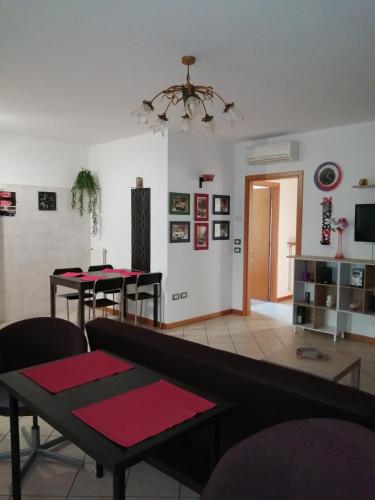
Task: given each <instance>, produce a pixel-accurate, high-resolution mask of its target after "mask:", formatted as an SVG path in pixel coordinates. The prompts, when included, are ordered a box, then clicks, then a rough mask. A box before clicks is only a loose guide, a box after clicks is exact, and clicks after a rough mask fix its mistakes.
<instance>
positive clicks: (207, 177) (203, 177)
mask: <svg viewBox="0 0 375 500" xmlns="http://www.w3.org/2000/svg"><path fill="white" fill-rule="evenodd" d="M214 178H215V175H214V174H202V175H200V176H199V187H200V188H201V189H202V184H203V182H212V181H213V180H214Z"/></svg>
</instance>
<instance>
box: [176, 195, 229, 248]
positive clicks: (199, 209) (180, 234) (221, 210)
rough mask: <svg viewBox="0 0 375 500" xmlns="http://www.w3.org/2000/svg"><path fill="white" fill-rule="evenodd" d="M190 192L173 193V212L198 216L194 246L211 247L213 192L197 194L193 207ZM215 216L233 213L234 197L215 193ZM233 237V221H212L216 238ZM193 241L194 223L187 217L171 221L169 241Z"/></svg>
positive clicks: (213, 212) (213, 211)
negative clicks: (192, 229) (231, 227)
mask: <svg viewBox="0 0 375 500" xmlns="http://www.w3.org/2000/svg"><path fill="white" fill-rule="evenodd" d="M190 198H191V197H190V193H175V192H170V193H169V214H170V215H180V216H189V215H190V214H191V213H193V215H194V249H195V250H207V249H208V246H209V243H208V242H209V212H210V205H209V201H210V200H209V195H208V194H206V193H195V194H194V201H193V202H194V206H193V207H192V209H191V201H190ZM212 215H219V216H220V215H224V216H229V215H230V196H229V195H218V194H214V195H212ZM229 239H230V221H229V220H213V221H212V240H229ZM190 240H191V223H190V221H184V220H171V221H169V242H170V243H188V242H190Z"/></svg>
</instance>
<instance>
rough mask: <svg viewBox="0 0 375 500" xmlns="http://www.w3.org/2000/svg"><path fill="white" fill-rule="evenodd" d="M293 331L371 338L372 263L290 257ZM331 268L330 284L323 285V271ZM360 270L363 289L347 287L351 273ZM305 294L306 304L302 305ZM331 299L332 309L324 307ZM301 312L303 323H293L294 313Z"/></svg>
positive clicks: (374, 307) (374, 317)
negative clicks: (313, 331) (304, 330)
mask: <svg viewBox="0 0 375 500" xmlns="http://www.w3.org/2000/svg"><path fill="white" fill-rule="evenodd" d="M293 258H294V295H293V325H294V328H295V329H296V328H303V329H307V330H315V331H318V332H324V333H328V334H331V335H333V339H334V341H335V342H336V339H337V336H338V335H340V336H341V337H342V338H343V337H344V334H345V332H350V333H354V334H359V335H367V336H370V337H374V336H375V261H365V260H359V259H344V260H336V259H333V258H332V259H330V258H326V257H313V256H304V255H302V256H294V257H293ZM326 267H329V268H331V272H332V280H331V282H330V283H323V282H322V281H323V280H322V273H323V272H324V268H326ZM354 269H361V270H362V271H363V275H364V279H363V286H362V287H360V288H358V287H353V286H351V284H350V279H351V275H352V271H353V270H354ZM306 292H309V293H310V301H309V302H308V303H307V302H306V301H305V294H306ZM328 295H331V297H332V305H331V306H330V307H328V306H327V305H326V301H327V296H328ZM299 308H303V316H304V321H303V323H298V322H297V311H298V310H299Z"/></svg>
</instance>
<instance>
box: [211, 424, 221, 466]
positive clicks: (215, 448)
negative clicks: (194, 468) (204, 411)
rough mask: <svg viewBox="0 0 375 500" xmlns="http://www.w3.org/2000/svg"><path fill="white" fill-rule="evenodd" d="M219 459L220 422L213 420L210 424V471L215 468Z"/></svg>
mask: <svg viewBox="0 0 375 500" xmlns="http://www.w3.org/2000/svg"><path fill="white" fill-rule="evenodd" d="M219 458H220V422H219V420H215V422H214V423H213V424H212V451H211V470H212V469H213V468H214V467H215V466H216V464H217V463H218V461H219Z"/></svg>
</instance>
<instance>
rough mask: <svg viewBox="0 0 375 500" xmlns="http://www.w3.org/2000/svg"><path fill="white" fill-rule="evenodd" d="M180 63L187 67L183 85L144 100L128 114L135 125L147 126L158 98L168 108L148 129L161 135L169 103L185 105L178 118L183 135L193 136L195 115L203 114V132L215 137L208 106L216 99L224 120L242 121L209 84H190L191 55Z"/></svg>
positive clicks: (231, 122) (234, 107) (229, 104)
mask: <svg viewBox="0 0 375 500" xmlns="http://www.w3.org/2000/svg"><path fill="white" fill-rule="evenodd" d="M181 62H182V64H184V65H185V66H187V73H186V83H182V84H180V85H171V86H170V87H168V88H167V89H164V90H161V91H160V92H158V93H157V94H156V96H155V97H153V98H152V99H151V100H146V99H145V100H144V101H142V104H141V105H140V106H139V107H138V108H137V109H136V110H135V111H133V112H132V113H131V114H132V115H133V116H136V117H137V118H138V123H139V124H140V125H148V124H149V120H150V115H151V113H152V112H153V111H154V110H155V106H154V102H155V100H156V99H157V98H158V97H160V103H162V102H163V100H164V99H165V98H166V99H167V105H166V107H165V109H164V111H163V112H162V113H161V114H158V115H157V118H156V120H155V121H154V122H153V123H152V124H151V125H150V127H151V129H152V130H153V131H154V133H156V132H160V133H161V134H162V135H164V132H165V130H166V128H167V125H168V121H169V119H168V117H167V112H168V109H169V107H170V106H171V104H173V105H174V106H175V105H177V104H179V103H180V102H182V104H183V105H184V114H183V115H182V117H181V119H182V120H181V131H182V132H183V133H184V134H193V133H194V126H193V123H194V122H193V120H194V118H195V117H196V116H197V115H199V114H200V115H203V118H201V121H202V123H203V125H204V129H205V131H206V132H207V133H211V134H214V133H215V131H216V130H217V129H218V127H217V125H216V123H215V121H214V117H213V115H212V114H210V113H209V112H208V111H207V107H208V105H209V106H212V104H213V98H214V97H217V98H218V99H220V101H222V103H223V105H224V108H223V113H224V114H225V116H226V117H227V119H228V121H229V123H230V124H231V125H233V124H234V123H235V122H237V121H241V120H243V115H242V113H241V112H240V111H238V109H237V107H236V106H235V104H234V102H227V101H225V99H223V98H222V97H221V95H220V94H218V93H217V92H216V91H215V90H214V89H213V87H211V86H210V85H193V84H192V83H191V82H190V72H189V69H190V66H192V65H193V64H194V63H195V57H194V56H183V57H182V58H181Z"/></svg>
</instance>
